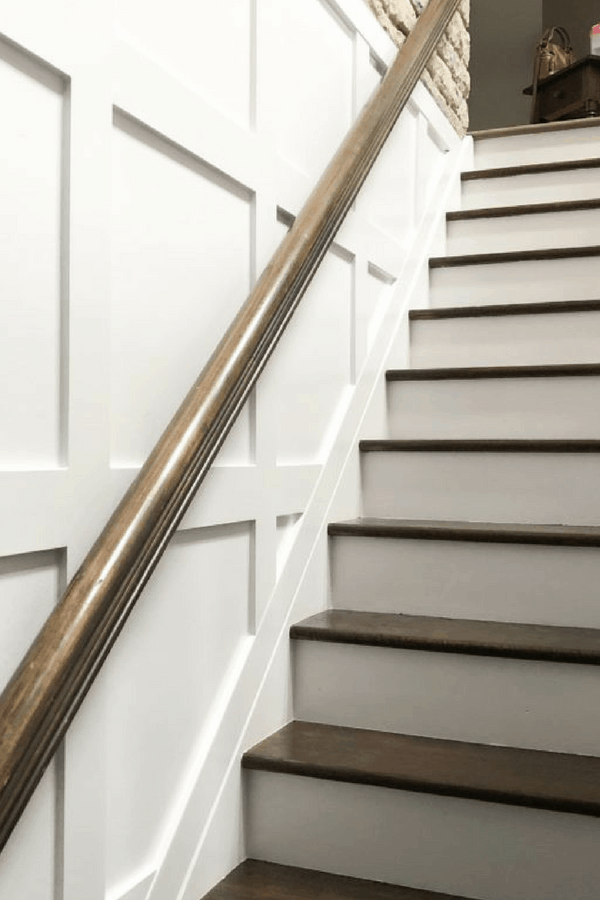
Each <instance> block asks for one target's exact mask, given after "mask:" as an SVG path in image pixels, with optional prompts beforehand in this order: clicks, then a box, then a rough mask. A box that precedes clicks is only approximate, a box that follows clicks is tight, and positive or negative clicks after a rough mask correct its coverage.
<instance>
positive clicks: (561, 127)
mask: <svg viewBox="0 0 600 900" xmlns="http://www.w3.org/2000/svg"><path fill="white" fill-rule="evenodd" d="M599 125H600V119H597V118H590V119H568V120H566V121H562V122H540V123H536V124H527V125H508V126H505V127H502V128H481V129H478V130H476V131H470V132H468V135H469V137H472V138H473V140H474V141H486V140H497V139H498V138H504V137H519V136H520V135H527V134H542V133H543V132H548V131H549V132H553V131H571V130H577V129H578V128H597V127H598V126H599Z"/></svg>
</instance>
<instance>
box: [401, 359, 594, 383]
mask: <svg viewBox="0 0 600 900" xmlns="http://www.w3.org/2000/svg"><path fill="white" fill-rule="evenodd" d="M588 375H600V363H561V364H560V365H536V366H440V367H434V368H427V369H390V370H388V371H387V372H386V373H385V377H386V380H387V381H444V380H446V379H450V380H452V381H456V380H461V381H462V380H464V379H469V378H565V377H573V376H577V377H581V376H588Z"/></svg>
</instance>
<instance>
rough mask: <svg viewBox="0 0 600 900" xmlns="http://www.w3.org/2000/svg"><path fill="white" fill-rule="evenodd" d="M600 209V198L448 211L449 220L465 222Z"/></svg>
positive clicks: (447, 219) (447, 218)
mask: <svg viewBox="0 0 600 900" xmlns="http://www.w3.org/2000/svg"><path fill="white" fill-rule="evenodd" d="M593 209H600V199H593V200H556V201H554V202H553V203H531V204H526V203H523V204H517V205H515V206H488V207H482V208H480V209H462V210H452V211H451V212H448V213H446V221H448V222H465V221H469V220H471V219H501V218H504V217H510V216H529V215H531V216H535V215H550V214H552V213H562V212H579V211H581V210H593Z"/></svg>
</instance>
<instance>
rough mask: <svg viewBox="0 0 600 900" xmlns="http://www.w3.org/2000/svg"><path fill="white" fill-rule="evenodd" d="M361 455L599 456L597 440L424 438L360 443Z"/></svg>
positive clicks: (599, 450) (599, 446) (599, 447)
mask: <svg viewBox="0 0 600 900" xmlns="http://www.w3.org/2000/svg"><path fill="white" fill-rule="evenodd" d="M359 448H360V450H361V452H362V453H402V452H403V451H405V452H406V451H419V452H424V453H443V452H445V451H461V452H462V451H464V452H467V453H469V452H474V453H598V452H600V440H596V439H593V440H581V439H561V440H552V439H538V438H535V439H531V440H523V439H522V438H517V439H512V438H491V439H490V438H485V439H478V438H469V439H466V440H465V439H462V438H461V439H457V438H433V439H430V438H426V439H418V440H415V439H409V440H397V439H394V440H374V441H360V443H359Z"/></svg>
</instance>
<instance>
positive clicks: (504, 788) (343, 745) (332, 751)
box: [242, 722, 600, 817]
mask: <svg viewBox="0 0 600 900" xmlns="http://www.w3.org/2000/svg"><path fill="white" fill-rule="evenodd" d="M307 750H308V752H307ZM411 754H412V758H411ZM242 766H243V767H244V768H245V769H251V770H255V771H256V770H258V771H263V772H272V773H281V774H288V775H298V776H304V777H308V778H317V779H322V780H328V781H339V782H345V783H350V784H363V785H368V786H373V787H385V788H391V789H393V790H406V791H411V792H416V793H426V794H436V795H438V796H451V797H460V798H463V799H470V800H478V801H484V802H491V803H502V804H506V805H509V806H521V807H522V806H524V807H529V808H534V809H546V810H552V811H555V812H563V813H575V814H579V815H588V816H594V817H598V816H600V792H599V791H598V784H599V783H600V759H598V758H596V757H589V756H577V755H574V754H568V753H557V752H550V751H544V750H530V749H521V748H515V747H503V746H502V747H500V746H497V745H485V744H476V743H470V742H464V741H454V740H446V739H439V738H431V737H422V736H418V735H403V734H394V733H390V732H382V731H374V730H373V731H371V730H365V729H358V728H348V727H346V726H340V725H322V724H319V723H313V722H292V723H290V724H289V725H286V726H284V728H282V729H281V730H280V731H279V732H276V733H275V734H274V735H271V737H269V738H267V739H266V740H264V741H262V742H261V743H260V744H258V745H256V746H255V747H253V748H252V749H251V750H248V751H247V752H246V753H245V754H244V755H243V757H242ZM436 767H437V770H438V771H437V772H436ZM486 769H487V771H486ZM569 770H570V771H569ZM569 781H570V782H571V784H570V787H571V791H570V792H569V791H568V790H567V786H568V785H569ZM573 785H574V786H573ZM592 785H594V786H595V787H596V793H597V794H598V796H597V797H594V796H593V794H591V792H590V787H591V786H592Z"/></svg>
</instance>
